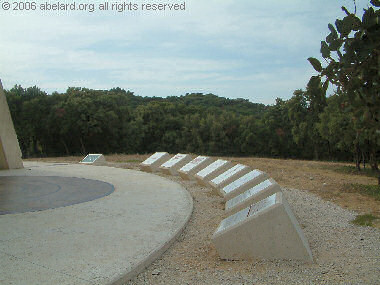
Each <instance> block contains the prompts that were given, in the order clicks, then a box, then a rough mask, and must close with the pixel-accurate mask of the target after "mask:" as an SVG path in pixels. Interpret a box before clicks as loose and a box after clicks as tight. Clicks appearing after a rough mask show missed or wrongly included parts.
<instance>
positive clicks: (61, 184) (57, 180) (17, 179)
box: [0, 176, 115, 215]
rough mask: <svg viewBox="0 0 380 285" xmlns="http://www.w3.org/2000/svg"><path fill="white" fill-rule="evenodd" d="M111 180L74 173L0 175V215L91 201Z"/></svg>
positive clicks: (107, 190) (110, 189)
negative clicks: (67, 174)
mask: <svg viewBox="0 0 380 285" xmlns="http://www.w3.org/2000/svg"><path fill="white" fill-rule="evenodd" d="M114 190H115V188H114V187H113V185H112V184H110V183H106V182H102V181H97V180H92V179H85V178H76V177H59V176H48V177H46V176H5V177H1V176H0V215H4V214H15V213H25V212H35V211H42V210H47V209H54V208H58V207H64V206H69V205H73V204H78V203H83V202H88V201H92V200H95V199H98V198H101V197H104V196H107V195H109V194H111V193H112V192H113V191H114Z"/></svg>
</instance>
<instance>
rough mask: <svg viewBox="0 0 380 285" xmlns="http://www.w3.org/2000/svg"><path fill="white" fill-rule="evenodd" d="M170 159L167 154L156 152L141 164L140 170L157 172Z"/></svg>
mask: <svg viewBox="0 0 380 285" xmlns="http://www.w3.org/2000/svg"><path fill="white" fill-rule="evenodd" d="M169 159H170V155H169V154H168V153H167V152H156V153H154V154H152V155H151V156H150V157H148V158H147V159H146V160H144V161H143V162H141V163H140V169H141V170H143V171H146V172H156V171H158V168H159V167H160V166H161V165H162V164H163V163H165V162H166V161H168V160H169Z"/></svg>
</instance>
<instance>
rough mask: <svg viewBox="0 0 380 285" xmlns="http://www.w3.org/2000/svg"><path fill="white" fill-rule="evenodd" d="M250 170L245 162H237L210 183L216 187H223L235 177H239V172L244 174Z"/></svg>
mask: <svg viewBox="0 0 380 285" xmlns="http://www.w3.org/2000/svg"><path fill="white" fill-rule="evenodd" d="M248 170H249V168H248V167H247V166H245V165H243V164H237V165H235V166H234V167H232V168H231V169H229V170H227V171H226V172H224V173H222V174H220V175H219V176H218V177H216V178H214V179H213V180H211V182H210V184H211V185H212V186H213V187H214V188H221V187H223V186H224V185H226V184H228V182H232V181H231V180H233V178H238V177H236V176H237V175H238V174H239V173H241V175H244V174H246V173H247V172H248ZM244 171H245V172H244ZM243 172H244V173H243Z"/></svg>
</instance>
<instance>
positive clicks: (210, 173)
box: [195, 159, 232, 186]
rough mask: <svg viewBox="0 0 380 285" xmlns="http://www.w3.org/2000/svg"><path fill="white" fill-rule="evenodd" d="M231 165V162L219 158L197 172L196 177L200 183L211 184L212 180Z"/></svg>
mask: <svg viewBox="0 0 380 285" xmlns="http://www.w3.org/2000/svg"><path fill="white" fill-rule="evenodd" d="M231 167H232V163H231V162H229V161H227V160H223V159H218V160H217V161H215V162H213V163H211V164H210V165H209V166H207V167H206V168H204V169H202V170H201V171H199V172H198V173H197V174H195V179H196V180H197V182H198V184H200V185H203V186H210V180H212V179H214V178H215V177H217V176H219V175H220V174H222V173H223V172H225V171H227V170H228V169H229V168H231Z"/></svg>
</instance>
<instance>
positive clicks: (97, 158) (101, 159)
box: [80, 154, 106, 164]
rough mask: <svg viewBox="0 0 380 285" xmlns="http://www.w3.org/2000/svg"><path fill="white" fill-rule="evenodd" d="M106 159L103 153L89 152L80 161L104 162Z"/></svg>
mask: <svg viewBox="0 0 380 285" xmlns="http://www.w3.org/2000/svg"><path fill="white" fill-rule="evenodd" d="M105 161H106V159H105V158H104V156H103V154H88V155H86V157H85V158H83V159H82V161H80V163H83V164H102V163H104V162H105Z"/></svg>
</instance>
